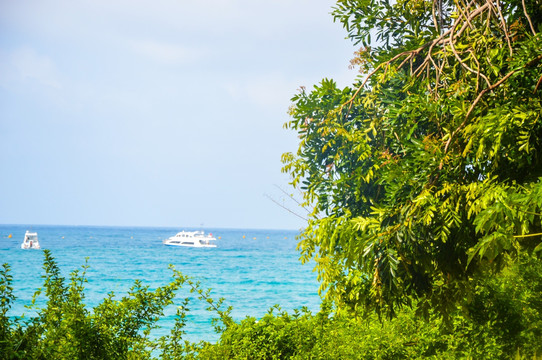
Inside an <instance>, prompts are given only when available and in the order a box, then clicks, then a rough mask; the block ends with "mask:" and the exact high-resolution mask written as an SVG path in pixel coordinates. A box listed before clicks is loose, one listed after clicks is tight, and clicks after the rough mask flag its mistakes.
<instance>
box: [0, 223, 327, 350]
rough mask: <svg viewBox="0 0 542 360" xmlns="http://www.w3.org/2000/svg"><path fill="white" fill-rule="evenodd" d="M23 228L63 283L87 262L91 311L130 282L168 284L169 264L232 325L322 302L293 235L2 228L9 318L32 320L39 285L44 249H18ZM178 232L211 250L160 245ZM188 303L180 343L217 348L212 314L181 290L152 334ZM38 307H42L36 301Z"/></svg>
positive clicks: (0, 259) (0, 250) (0, 258)
mask: <svg viewBox="0 0 542 360" xmlns="http://www.w3.org/2000/svg"><path fill="white" fill-rule="evenodd" d="M27 230H30V231H33V232H37V233H38V238H39V242H40V245H41V248H42V249H49V250H50V251H51V254H52V256H53V257H54V258H55V260H56V262H57V263H58V265H59V267H60V269H61V272H62V276H64V277H65V278H66V283H69V276H70V273H71V272H72V271H74V270H80V271H82V266H83V265H85V263H87V265H88V266H89V268H88V269H87V271H86V278H87V280H88V282H87V283H86V284H85V300H84V302H85V304H86V306H87V308H88V309H89V310H91V309H92V307H94V306H96V305H97V304H99V303H100V302H101V301H102V300H103V299H104V298H105V297H106V296H107V295H108V294H109V293H110V292H113V293H114V294H115V298H116V299H120V298H121V297H123V296H126V295H127V292H128V291H129V289H130V288H131V287H132V285H133V284H134V281H135V280H140V281H141V282H142V284H143V285H145V286H149V288H150V289H155V288H157V287H159V286H164V285H167V284H168V283H170V282H171V281H172V271H171V269H169V268H168V267H169V265H173V266H174V267H175V269H177V270H179V271H181V272H182V273H183V274H184V275H187V276H190V277H191V278H192V279H193V280H195V281H199V282H200V283H201V287H202V288H203V289H209V288H210V289H211V293H210V296H211V297H212V298H213V299H215V300H218V299H219V298H224V305H223V306H224V307H227V306H232V307H233V310H232V313H231V314H232V316H233V318H234V319H235V320H236V321H239V320H242V319H243V318H245V317H247V316H251V317H256V318H260V317H262V316H263V315H265V314H266V313H267V312H268V311H269V310H270V308H271V307H273V306H275V305H279V306H280V308H281V309H282V310H285V311H288V312H292V311H294V309H301V308H302V307H306V308H308V309H309V310H311V311H312V312H314V313H315V312H317V311H318V310H319V306H320V303H321V300H320V297H319V295H318V286H319V284H318V281H317V278H316V273H315V272H313V269H314V263H307V264H301V262H300V260H299V257H300V254H299V251H297V250H296V245H297V241H298V240H296V237H297V235H298V234H299V231H292V230H251V229H213V228H205V229H202V228H183V229H179V228H171V227H110V226H103V227H102V226H52V225H0V264H3V263H8V264H9V266H10V267H11V275H12V276H13V288H14V295H15V296H16V300H15V302H14V303H13V306H12V308H11V309H10V311H9V313H8V315H10V316H21V315H23V314H24V315H25V317H27V318H28V317H31V316H35V314H36V312H35V310H33V309H29V308H27V307H26V306H28V305H30V304H31V302H32V296H33V294H34V293H35V291H36V290H37V289H39V288H40V287H42V286H43V280H44V279H43V278H42V277H43V275H44V270H43V259H44V255H43V251H41V250H22V249H21V246H20V245H21V243H22V242H23V239H24V234H25V232H26V231H27ZM181 230H188V231H193V230H204V231H205V232H206V233H207V232H210V233H212V234H213V236H215V237H216V238H217V242H216V243H217V247H216V248H188V247H176V246H165V245H163V244H162V240H164V239H167V238H168V237H170V236H173V235H175V234H176V233H177V232H179V231H181ZM187 297H189V298H190V303H189V305H188V308H189V311H188V313H187V317H186V320H187V325H186V327H185V328H184V330H185V331H186V335H185V336H184V338H185V339H186V340H189V341H192V342H198V341H201V340H203V341H209V342H215V341H217V340H218V338H219V334H217V333H216V332H215V331H214V327H213V326H212V319H213V318H215V317H217V315H216V314H215V313H212V312H209V311H208V310H206V307H207V306H208V304H207V303H204V302H202V301H200V300H198V299H197V296H196V295H194V294H191V293H190V292H189V288H188V287H184V288H183V289H181V290H180V291H179V293H178V295H177V298H176V300H175V304H173V305H170V306H168V307H167V308H166V309H165V313H164V316H163V317H162V318H161V320H160V321H159V322H158V325H159V326H160V328H159V329H155V330H153V331H152V333H151V336H153V337H160V336H163V335H167V334H169V331H170V330H171V328H172V326H173V323H174V318H175V313H176V309H177V306H179V305H180V304H181V301H182V300H183V299H184V298H187ZM37 303H38V305H41V306H43V305H44V304H45V298H44V297H43V295H41V296H40V297H39V298H38V301H37Z"/></svg>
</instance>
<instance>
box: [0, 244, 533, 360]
mask: <svg viewBox="0 0 542 360" xmlns="http://www.w3.org/2000/svg"><path fill="white" fill-rule="evenodd" d="M84 268H85V267H84ZM44 269H45V276H44V286H43V289H44V293H45V296H46V299H47V304H46V306H45V307H44V308H42V309H40V310H39V313H38V316H37V317H35V318H31V319H27V320H25V321H23V320H21V319H20V318H17V317H9V316H7V310H8V309H9V307H10V304H11V303H12V302H13V300H15V299H14V297H13V293H12V288H11V282H12V279H11V277H10V274H9V266H7V264H4V266H3V269H1V270H0V301H1V306H0V359H2V360H4V359H51V360H56V359H151V358H158V359H196V358H197V359H427V358H433V359H461V358H474V359H510V358H518V359H522V358H523V359H537V358H542V357H541V355H542V342H541V341H540V339H541V338H542V297H541V296H540V294H541V293H542V263H540V261H538V260H537V259H536V258H535V257H532V256H523V257H522V259H521V261H518V262H516V263H515V264H513V265H512V266H510V267H508V268H507V269H506V270H505V271H504V272H503V274H502V276H500V277H490V278H486V279H484V280H483V281H482V282H480V283H479V284H478V285H477V288H476V291H475V292H474V296H473V301H472V302H471V303H470V304H469V305H468V306H467V308H465V309H464V310H463V311H455V312H454V313H453V314H451V322H450V324H449V325H446V324H444V323H443V320H442V318H441V317H439V316H434V315H435V314H433V313H431V314H430V316H429V321H424V320H423V319H420V318H419V317H418V316H417V315H416V313H415V311H413V310H410V309H404V310H403V311H401V312H400V313H399V314H398V316H397V317H396V318H394V319H392V320H384V321H382V322H380V321H379V319H378V318H377V317H376V316H375V315H374V314H373V315H370V316H368V317H366V318H363V319H360V318H351V317H349V316H345V315H341V314H336V313H334V312H332V311H331V310H332V309H331V307H330V306H328V303H326V302H324V304H323V305H322V309H321V310H320V312H319V313H318V314H316V315H313V314H311V313H310V312H309V311H308V310H307V309H302V310H301V311H295V312H294V313H293V314H288V313H286V312H284V311H281V310H280V308H279V307H278V306H276V307H275V308H272V309H270V310H269V312H268V313H267V314H266V315H264V316H263V317H262V318H261V319H259V320H256V319H255V318H252V317H247V318H245V319H243V320H241V321H239V322H234V321H233V320H232V319H231V318H230V316H229V309H228V310H226V311H222V310H221V304H222V301H219V302H216V303H215V302H214V301H213V300H212V299H211V297H210V296H209V295H210V294H209V291H203V290H202V289H201V287H200V285H199V284H198V283H194V282H191V281H190V280H189V279H187V278H186V277H184V276H182V275H181V274H179V273H178V272H176V271H174V272H173V277H172V282H171V283H170V284H169V285H166V286H164V287H160V288H158V289H156V290H154V291H149V289H148V288H147V287H145V286H143V285H142V284H141V283H140V282H136V283H135V285H134V287H133V288H132V290H131V291H130V292H129V294H128V296H125V297H123V298H121V299H120V300H114V298H113V295H112V294H111V295H109V296H108V297H107V298H106V299H104V300H103V301H102V303H101V304H99V305H98V306H96V307H95V308H94V309H93V310H92V311H90V310H87V308H86V306H85V305H84V303H83V301H82V300H83V299H84V287H83V284H84V283H85V275H84V272H83V273H78V272H72V274H71V282H70V284H69V285H66V284H65V281H64V279H63V278H62V277H61V276H60V275H59V268H58V266H57V265H56V263H55V261H54V259H53V258H52V257H51V255H50V254H49V253H48V252H45V261H44ZM186 284H188V285H189V286H190V288H191V290H192V291H194V292H195V293H197V294H198V297H199V298H200V300H202V301H204V302H205V303H207V304H208V305H209V308H208V309H209V310H211V311H213V312H214V313H215V314H216V315H217V321H218V320H219V323H220V324H222V326H217V327H216V330H217V331H218V332H219V333H220V335H221V336H220V340H219V341H218V342H217V343H216V344H211V343H207V342H200V343H197V344H193V343H189V342H188V341H185V340H184V339H183V336H184V335H185V333H184V325H185V324H186V322H185V315H186V312H187V305H188V299H182V300H181V299H177V300H176V299H175V297H174V295H175V292H176V291H177V290H178V289H179V288H180V286H182V285H186ZM177 302H178V304H175V303H177ZM168 304H169V305H173V304H175V305H177V306H178V311H177V315H178V316H177V319H176V322H175V324H174V325H173V326H172V330H171V334H170V335H169V336H165V337H162V338H158V339H157V338H154V337H152V334H151V330H152V329H153V328H155V327H156V325H155V324H156V321H157V320H158V318H159V317H160V316H161V315H162V311H163V309H164V307H165V306H166V305H168ZM216 325H218V323H217V324H216Z"/></svg>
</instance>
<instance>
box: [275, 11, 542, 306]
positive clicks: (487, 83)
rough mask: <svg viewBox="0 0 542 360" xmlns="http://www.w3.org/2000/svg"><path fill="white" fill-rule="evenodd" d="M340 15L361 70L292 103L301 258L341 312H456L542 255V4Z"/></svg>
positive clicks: (288, 167)
mask: <svg viewBox="0 0 542 360" xmlns="http://www.w3.org/2000/svg"><path fill="white" fill-rule="evenodd" d="M333 15H334V17H335V20H336V21H339V22H340V23H342V24H343V26H344V27H345V29H346V30H347V31H348V35H349V37H350V38H351V39H352V40H353V41H355V42H356V43H360V44H362V45H363V46H364V47H363V48H362V49H361V50H360V51H359V52H358V53H357V56H356V58H355V59H354V60H353V61H352V64H353V65H354V66H359V67H360V70H361V73H362V74H361V75H360V78H359V81H358V82H357V83H356V84H354V86H353V87H347V88H344V89H339V88H337V86H336V84H335V83H334V82H333V81H331V80H324V81H322V82H321V84H319V85H317V86H314V88H313V89H312V90H311V91H308V90H306V89H304V88H303V89H302V90H301V92H300V93H299V94H298V95H296V96H295V97H294V98H293V102H294V104H293V106H292V108H291V110H290V113H291V116H292V120H291V121H290V122H289V123H288V124H286V126H287V127H288V128H291V129H293V130H295V131H297V133H298V134H299V137H300V145H299V150H298V152H297V153H296V154H292V153H288V154H285V155H284V156H283V161H284V163H285V166H284V171H285V172H288V173H290V174H291V176H292V179H293V181H292V184H293V185H294V186H295V187H297V188H299V189H301V190H302V192H303V195H304V200H305V205H306V206H308V207H310V209H311V214H310V219H309V221H308V226H307V228H306V229H305V230H304V233H303V235H302V238H301V243H300V249H301V251H302V253H303V259H304V260H309V259H311V258H313V259H315V260H316V263H317V269H318V272H319V277H320V280H321V283H322V290H325V291H326V296H327V297H328V299H330V300H332V301H334V303H335V304H336V305H337V306H338V307H339V309H347V310H353V311H354V312H357V313H360V312H363V311H376V312H378V313H380V314H386V315H390V316H393V315H394V314H395V313H396V311H397V309H399V308H401V307H402V306H405V305H407V306H409V305H412V304H414V303H415V304H416V306H417V307H418V309H419V311H420V312H422V313H425V314H426V315H427V314H428V312H429V310H430V309H437V310H438V311H439V312H440V313H441V314H443V315H444V316H447V315H449V314H450V313H451V312H453V311H455V308H456V306H457V305H458V304H459V305H462V306H463V305H465V304H466V303H468V302H469V300H470V298H471V297H472V296H473V292H474V291H475V289H476V286H477V285H476V284H477V278H479V277H483V276H486V274H487V272H488V271H494V270H499V269H501V268H502V266H503V265H504V259H505V258H507V256H509V255H512V256H513V257H515V258H518V256H519V254H520V253H521V252H523V251H526V252H533V251H534V252H538V253H540V250H542V245H541V244H542V242H541V239H542V181H541V180H542V119H541V116H542V35H541V30H542V2H541V1H540V0H524V1H518V0H505V1H494V0H474V1H470V2H462V1H459V0H437V1H424V0H399V1H396V2H395V1H394V2H392V1H387V0H341V1H338V2H337V5H336V7H335V9H334V11H333ZM374 39H376V41H372V40H374Z"/></svg>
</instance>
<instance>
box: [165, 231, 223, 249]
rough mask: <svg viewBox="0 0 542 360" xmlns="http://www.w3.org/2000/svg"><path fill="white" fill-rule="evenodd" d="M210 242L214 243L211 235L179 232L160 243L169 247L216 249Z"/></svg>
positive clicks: (214, 239) (196, 232)
mask: <svg viewBox="0 0 542 360" xmlns="http://www.w3.org/2000/svg"><path fill="white" fill-rule="evenodd" d="M212 241H216V238H215V237H213V234H207V235H206V234H205V233H204V232H203V231H181V232H180V233H177V235H175V236H172V237H170V238H169V239H166V240H164V241H162V242H163V243H164V245H170V246H188V247H216V244H214V243H212Z"/></svg>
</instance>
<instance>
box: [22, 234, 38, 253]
mask: <svg viewBox="0 0 542 360" xmlns="http://www.w3.org/2000/svg"><path fill="white" fill-rule="evenodd" d="M21 249H41V248H40V243H39V241H38V233H35V232H30V231H28V230H27V231H26V233H25V234H24V241H23V243H22V244H21Z"/></svg>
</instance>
